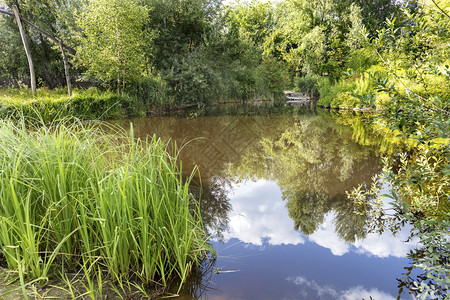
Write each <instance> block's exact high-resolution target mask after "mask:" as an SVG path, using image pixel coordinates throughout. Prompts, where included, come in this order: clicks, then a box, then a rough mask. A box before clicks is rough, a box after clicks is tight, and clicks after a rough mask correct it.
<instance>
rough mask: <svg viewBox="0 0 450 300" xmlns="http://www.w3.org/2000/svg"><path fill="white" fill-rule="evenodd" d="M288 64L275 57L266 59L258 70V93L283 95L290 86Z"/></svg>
mask: <svg viewBox="0 0 450 300" xmlns="http://www.w3.org/2000/svg"><path fill="white" fill-rule="evenodd" d="M286 68H287V67H286V64H285V63H283V62H281V61H279V60H277V59H276V58H274V57H266V58H264V59H263V61H262V63H261V64H260V65H259V66H258V68H257V69H256V76H257V83H256V91H255V92H261V91H267V92H268V93H270V94H274V95H277V94H282V93H283V92H284V90H285V89H286V87H287V86H288V85H289V74H288V72H287V71H286Z"/></svg>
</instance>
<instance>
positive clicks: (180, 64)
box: [163, 52, 220, 104]
mask: <svg viewBox="0 0 450 300" xmlns="http://www.w3.org/2000/svg"><path fill="white" fill-rule="evenodd" d="M163 78H164V79H165V80H166V81H167V83H168V85H169V87H170V88H171V93H172V95H171V96H173V98H174V102H175V104H194V103H195V104H196V103H210V102H212V101H214V100H216V99H217V98H218V97H219V93H218V91H217V89H216V86H217V85H218V83H219V81H220V80H219V76H218V75H217V73H216V72H215V68H214V67H213V63H212V62H210V61H209V60H208V58H207V57H205V56H204V55H203V53H200V52H193V53H190V54H188V55H186V56H185V57H180V58H178V59H176V60H175V61H174V63H173V65H172V68H171V69H170V70H166V72H165V73H164V76H163Z"/></svg>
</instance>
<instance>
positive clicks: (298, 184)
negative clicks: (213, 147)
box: [229, 116, 381, 242]
mask: <svg viewBox="0 0 450 300" xmlns="http://www.w3.org/2000/svg"><path fill="white" fill-rule="evenodd" d="M380 171H381V164H380V162H379V161H378V159H377V158H376V157H375V155H374V153H373V151H372V150H371V149H369V148H367V147H364V146H360V145H358V144H356V143H355V142H353V141H352V135H351V131H350V132H349V131H348V130H347V129H345V128H342V126H339V125H337V124H336V123H335V122H333V120H332V119H331V118H330V117H328V118H327V117H326V116H322V117H316V116H309V117H306V116H299V117H298V118H296V119H295V120H293V121H292V122H291V124H289V125H288V126H286V127H285V128H284V129H283V130H282V131H281V132H279V133H278V134H277V135H271V136H267V135H264V134H262V140H261V142H260V144H259V145H258V147H254V148H253V149H252V151H251V152H249V151H246V152H244V154H243V155H242V157H241V160H240V161H239V162H237V163H233V164H231V165H230V168H229V173H230V174H231V175H232V176H233V177H237V178H241V179H245V178H252V179H267V180H274V181H276V182H277V184H278V185H279V186H280V188H281V190H282V192H283V199H284V200H286V202H287V203H286V207H287V209H288V211H289V216H290V217H291V218H292V219H293V220H294V224H295V228H296V229H300V230H301V231H302V232H303V233H304V234H306V235H309V234H312V233H313V232H315V231H316V230H317V229H318V227H319V226H320V225H321V224H322V223H323V221H324V219H325V216H326V215H327V214H328V213H330V212H334V215H335V216H336V218H335V226H336V232H337V233H338V235H339V236H340V237H341V238H343V239H345V240H346V241H349V242H352V241H355V239H358V238H363V237H364V236H365V234H366V232H365V224H366V219H367V218H366V217H365V216H364V215H358V214H355V213H354V211H355V209H356V208H355V207H354V205H353V202H352V201H349V200H347V198H346V193H345V192H346V191H348V190H351V189H352V188H354V187H356V186H357V185H359V184H362V185H366V184H369V183H371V178H372V176H373V175H374V174H377V173H379V172H380Z"/></svg>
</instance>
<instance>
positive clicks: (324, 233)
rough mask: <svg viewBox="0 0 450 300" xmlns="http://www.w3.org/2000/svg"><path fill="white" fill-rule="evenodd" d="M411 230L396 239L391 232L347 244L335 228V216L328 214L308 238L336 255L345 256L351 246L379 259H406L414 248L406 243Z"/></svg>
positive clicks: (399, 234) (400, 233)
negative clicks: (392, 257)
mask: <svg viewBox="0 0 450 300" xmlns="http://www.w3.org/2000/svg"><path fill="white" fill-rule="evenodd" d="M408 234H409V230H408V229H405V228H404V229H403V230H401V231H400V232H399V233H398V234H397V236H396V237H394V236H393V235H392V234H391V233H390V231H389V230H386V231H385V232H384V233H383V234H382V235H379V234H376V233H369V234H367V236H366V238H365V239H364V240H356V241H355V242H354V243H351V244H349V243H346V242H345V241H343V240H341V239H339V237H338V235H337V233H336V232H335V227H334V215H333V214H328V215H327V216H326V217H325V221H324V222H323V224H322V225H321V226H320V228H319V229H318V230H316V232H314V233H313V234H311V235H310V236H309V237H308V238H309V240H310V241H313V242H315V243H316V244H318V245H320V246H322V247H325V248H328V249H330V250H331V252H332V253H333V254H334V255H344V254H346V253H348V252H349V251H350V248H351V246H354V247H355V248H356V252H358V253H362V254H371V255H374V256H378V257H388V256H394V257H406V254H407V253H408V252H409V250H410V249H412V248H413V245H412V244H407V243H405V242H404V241H405V240H406V239H407V238H408Z"/></svg>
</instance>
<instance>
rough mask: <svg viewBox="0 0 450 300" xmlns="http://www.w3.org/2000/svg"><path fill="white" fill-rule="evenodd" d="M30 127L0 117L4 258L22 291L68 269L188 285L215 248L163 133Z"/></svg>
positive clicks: (0, 248) (75, 125)
mask: <svg viewBox="0 0 450 300" xmlns="http://www.w3.org/2000/svg"><path fill="white" fill-rule="evenodd" d="M15 123H16V124H17V122H15ZM27 124H28V125H27ZM27 124H25V122H24V121H23V120H21V122H20V123H19V124H18V125H14V123H13V122H10V121H5V120H2V121H0V186H1V189H0V207H1V208H0V259H1V260H3V261H4V262H6V264H7V265H8V268H9V269H10V270H11V272H12V273H13V274H15V275H16V276H17V277H16V278H18V280H20V283H21V284H22V287H23V288H24V287H25V285H26V284H25V283H26V282H31V283H34V284H37V283H39V284H42V285H45V283H46V282H47V281H48V280H49V278H52V277H55V276H56V277H58V276H60V274H64V273H66V272H81V273H82V274H84V275H85V276H86V279H89V280H90V281H88V282H92V281H93V280H97V281H99V283H100V286H101V280H102V277H104V278H108V279H109V280H111V281H113V282H115V283H116V284H117V286H119V287H123V286H124V285H125V284H124V282H128V280H131V279H133V280H134V281H138V282H142V283H144V284H148V285H151V284H154V283H158V284H159V285H162V286H164V287H165V286H167V285H168V284H169V282H171V281H172V280H173V279H174V278H178V279H179V280H180V282H181V284H183V282H184V281H185V280H186V278H187V276H188V275H189V273H190V272H191V271H192V270H193V269H194V268H197V267H198V266H199V263H200V262H201V261H202V260H203V259H205V258H207V256H208V255H209V254H210V253H213V251H214V250H213V249H212V248H211V247H210V246H209V244H208V242H207V236H206V233H205V229H204V226H203V224H202V221H201V217H200V214H199V206H198V204H197V202H196V201H195V200H194V199H193V196H192V195H191V194H190V193H189V191H188V186H189V183H190V178H188V179H187V180H185V179H183V178H182V175H181V172H180V170H179V169H178V167H177V161H176V157H172V156H171V155H169V154H168V152H167V151H166V145H165V144H163V143H162V142H161V141H160V140H158V139H156V138H155V137H153V138H150V139H149V140H147V141H142V140H135V139H134V138H133V136H132V134H131V136H125V135H123V134H122V135H120V134H118V133H117V132H116V131H114V130H113V129H109V131H110V132H111V131H113V132H114V133H113V134H106V133H105V132H104V131H101V130H100V129H98V126H97V127H94V126H90V125H83V124H82V123H80V122H71V123H70V124H69V123H67V122H59V123H57V124H53V125H52V126H50V127H47V126H45V125H43V124H40V126H36V127H31V128H29V127H28V128H27V126H29V123H27ZM89 284H90V283H89ZM86 286H90V285H86ZM87 291H88V292H87V293H88V295H89V296H91V297H92V299H95V298H96V297H102V296H101V295H98V293H101V288H98V289H94V288H93V286H91V288H87ZM24 293H25V294H26V291H25V290H24ZM25 297H26V295H25Z"/></svg>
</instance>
